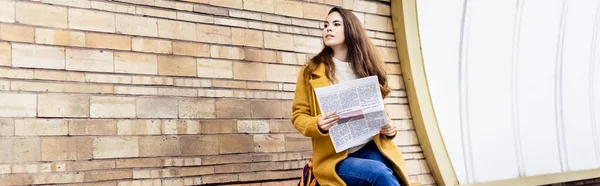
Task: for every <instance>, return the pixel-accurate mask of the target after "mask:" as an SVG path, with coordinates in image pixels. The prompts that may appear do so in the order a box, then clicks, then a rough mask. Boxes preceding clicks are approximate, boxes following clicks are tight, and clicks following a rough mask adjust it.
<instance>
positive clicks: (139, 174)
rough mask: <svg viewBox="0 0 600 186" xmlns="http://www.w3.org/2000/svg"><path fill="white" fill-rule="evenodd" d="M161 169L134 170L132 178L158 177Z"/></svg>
mask: <svg viewBox="0 0 600 186" xmlns="http://www.w3.org/2000/svg"><path fill="white" fill-rule="evenodd" d="M160 173H161V171H160V170H134V171H133V178H134V179H139V178H160V177H161V175H160Z"/></svg>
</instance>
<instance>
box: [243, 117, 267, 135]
mask: <svg viewBox="0 0 600 186" xmlns="http://www.w3.org/2000/svg"><path fill="white" fill-rule="evenodd" d="M269 129H270V128H269V121H267V120H238V121H237V131H238V132H240V133H269Z"/></svg>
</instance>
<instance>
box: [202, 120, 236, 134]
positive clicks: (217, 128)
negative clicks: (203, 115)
mask: <svg viewBox="0 0 600 186" xmlns="http://www.w3.org/2000/svg"><path fill="white" fill-rule="evenodd" d="M200 125H201V128H202V129H201V131H202V133H203V134H231V133H237V122H236V121H235V120H203V121H200Z"/></svg>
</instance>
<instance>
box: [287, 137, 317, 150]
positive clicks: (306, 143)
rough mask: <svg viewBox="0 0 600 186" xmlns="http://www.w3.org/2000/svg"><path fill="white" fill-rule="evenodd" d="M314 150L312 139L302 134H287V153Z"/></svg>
mask: <svg viewBox="0 0 600 186" xmlns="http://www.w3.org/2000/svg"><path fill="white" fill-rule="evenodd" d="M310 149H312V143H311V141H310V138H307V137H305V136H302V135H301V134H297V133H296V134H286V135H285V150H286V152H294V151H308V150H310Z"/></svg>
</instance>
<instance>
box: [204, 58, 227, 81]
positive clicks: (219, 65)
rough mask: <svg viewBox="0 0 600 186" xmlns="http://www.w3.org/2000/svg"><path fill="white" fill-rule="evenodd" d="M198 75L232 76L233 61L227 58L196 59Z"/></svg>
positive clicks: (213, 76)
mask: <svg viewBox="0 0 600 186" xmlns="http://www.w3.org/2000/svg"><path fill="white" fill-rule="evenodd" d="M197 62H198V64H197V67H198V69H197V71H198V77H209V78H232V77H233V63H232V62H231V61H227V60H218V59H207V58H200V59H198V60H197Z"/></svg>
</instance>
